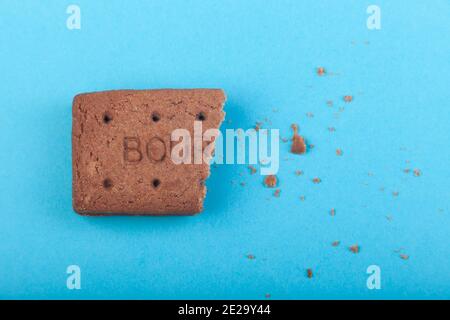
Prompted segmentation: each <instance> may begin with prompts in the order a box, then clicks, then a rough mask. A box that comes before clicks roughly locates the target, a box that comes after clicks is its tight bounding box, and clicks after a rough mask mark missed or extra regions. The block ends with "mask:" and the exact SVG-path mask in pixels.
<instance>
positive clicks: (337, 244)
mask: <svg viewBox="0 0 450 320" xmlns="http://www.w3.org/2000/svg"><path fill="white" fill-rule="evenodd" d="M340 244H341V242H340V241H333V242H332V243H331V245H332V246H333V247H338V246H339V245H340Z"/></svg>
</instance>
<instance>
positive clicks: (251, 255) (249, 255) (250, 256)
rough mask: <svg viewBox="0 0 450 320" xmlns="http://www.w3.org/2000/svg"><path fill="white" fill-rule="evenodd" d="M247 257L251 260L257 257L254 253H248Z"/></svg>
mask: <svg viewBox="0 0 450 320" xmlns="http://www.w3.org/2000/svg"><path fill="white" fill-rule="evenodd" d="M247 259H249V260H255V259H256V257H255V256H254V255H253V254H251V253H250V254H248V255H247Z"/></svg>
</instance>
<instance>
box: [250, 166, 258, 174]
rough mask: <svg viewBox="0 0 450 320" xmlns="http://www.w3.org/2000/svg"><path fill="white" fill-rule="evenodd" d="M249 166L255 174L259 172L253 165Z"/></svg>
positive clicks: (251, 172)
mask: <svg viewBox="0 0 450 320" xmlns="http://www.w3.org/2000/svg"><path fill="white" fill-rule="evenodd" d="M248 168H249V169H250V174H255V173H256V172H257V170H256V168H255V167H254V166H252V165H250V166H248Z"/></svg>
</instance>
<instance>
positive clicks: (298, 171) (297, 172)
mask: <svg viewBox="0 0 450 320" xmlns="http://www.w3.org/2000/svg"><path fill="white" fill-rule="evenodd" d="M295 175H296V176H301V175H303V171H302V170H295Z"/></svg>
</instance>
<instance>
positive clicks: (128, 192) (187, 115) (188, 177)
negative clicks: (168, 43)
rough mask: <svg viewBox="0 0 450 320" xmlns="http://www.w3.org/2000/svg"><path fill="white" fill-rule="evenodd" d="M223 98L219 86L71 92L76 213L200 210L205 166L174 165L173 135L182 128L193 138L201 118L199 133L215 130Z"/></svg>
mask: <svg viewBox="0 0 450 320" xmlns="http://www.w3.org/2000/svg"><path fill="white" fill-rule="evenodd" d="M224 102H225V94H224V92H223V91H222V90H219V89H192V90H175V89H171V90H117V91H105V92H96V93H85V94H79V95H77V96H75V98H74V100H73V106H72V116H73V121H72V171H73V172H72V175H73V183H72V189H73V194H72V200H73V208H74V210H75V211H76V212H78V213H80V214H83V215H115V214H122V215H169V214H175V215H189V214H195V213H198V212H201V211H202V210H203V200H204V198H205V195H206V187H205V180H206V179H207V177H208V176H209V173H210V169H209V164H208V163H206V162H203V161H202V163H200V164H198V163H194V161H192V162H191V163H181V164H176V163H174V161H172V157H171V150H172V148H173V145H174V142H173V141H171V134H172V132H173V130H175V129H180V128H181V129H186V130H187V131H188V132H189V133H190V135H191V137H192V140H194V138H193V137H194V121H201V124H202V131H203V132H205V130H207V129H218V128H219V126H220V124H221V123H222V120H223V118H224V115H225V114H224V112H223V111H222V108H223V104H224ZM210 143H214V142H210ZM204 147H205V144H204V143H203V148H204ZM211 150H213V149H211Z"/></svg>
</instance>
